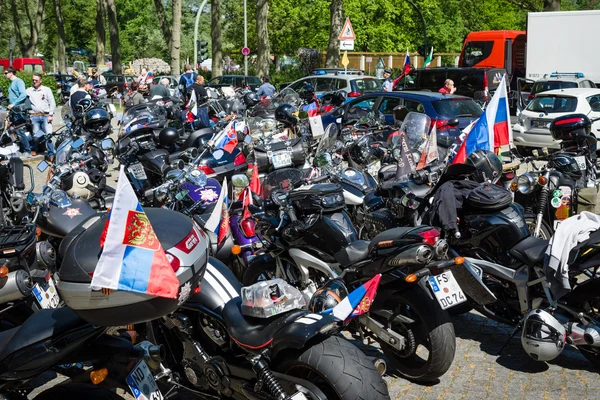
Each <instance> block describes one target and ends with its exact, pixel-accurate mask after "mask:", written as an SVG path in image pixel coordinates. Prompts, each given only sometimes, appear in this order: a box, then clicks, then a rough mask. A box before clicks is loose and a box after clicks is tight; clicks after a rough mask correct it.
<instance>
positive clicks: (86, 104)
mask: <svg viewBox="0 0 600 400" xmlns="http://www.w3.org/2000/svg"><path fill="white" fill-rule="evenodd" d="M93 105H94V103H93V102H92V99H88V98H85V99H81V100H79V102H78V103H77V104H76V105H75V111H76V112H78V113H80V114H83V113H85V112H87V111H88V110H89V109H91V108H92V106H93Z"/></svg>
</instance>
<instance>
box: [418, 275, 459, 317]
mask: <svg viewBox="0 0 600 400" xmlns="http://www.w3.org/2000/svg"><path fill="white" fill-rule="evenodd" d="M427 281H428V282H429V286H431V289H432V290H433V294H434V295H435V298H436V299H437V301H438V303H440V307H442V310H445V309H447V308H450V307H454V306H455V305H457V304H460V303H463V302H465V301H467V297H466V296H465V294H464V293H463V291H462V289H461V288H460V285H459V284H458V282H456V279H454V275H452V271H445V272H442V273H441V274H439V275H436V276H432V277H430V278H429V279H428V280H427Z"/></svg>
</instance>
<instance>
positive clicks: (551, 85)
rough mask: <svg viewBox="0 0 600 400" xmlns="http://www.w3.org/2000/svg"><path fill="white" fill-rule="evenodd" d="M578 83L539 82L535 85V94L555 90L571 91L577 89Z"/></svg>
mask: <svg viewBox="0 0 600 400" xmlns="http://www.w3.org/2000/svg"><path fill="white" fill-rule="evenodd" d="M576 87H577V82H563V81H550V82H537V83H536V84H535V85H533V90H532V91H533V93H542V92H547V91H548V90H554V89H570V88H576Z"/></svg>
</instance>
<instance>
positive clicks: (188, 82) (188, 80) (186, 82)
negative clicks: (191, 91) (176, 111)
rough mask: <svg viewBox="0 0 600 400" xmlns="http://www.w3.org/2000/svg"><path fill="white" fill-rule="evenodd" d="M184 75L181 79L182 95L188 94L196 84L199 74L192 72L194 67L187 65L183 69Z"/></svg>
mask: <svg viewBox="0 0 600 400" xmlns="http://www.w3.org/2000/svg"><path fill="white" fill-rule="evenodd" d="M183 71H184V72H183V74H181V77H180V78H179V91H180V92H181V93H184V94H185V93H188V88H189V87H190V86H192V85H193V84H194V82H196V78H197V76H198V74H196V73H195V72H194V71H192V66H191V65H190V64H185V66H184V67H183Z"/></svg>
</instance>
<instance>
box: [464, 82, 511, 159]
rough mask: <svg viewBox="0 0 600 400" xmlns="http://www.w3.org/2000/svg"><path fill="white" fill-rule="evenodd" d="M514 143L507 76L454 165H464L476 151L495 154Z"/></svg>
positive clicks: (469, 134)
mask: <svg viewBox="0 0 600 400" xmlns="http://www.w3.org/2000/svg"><path fill="white" fill-rule="evenodd" d="M509 143H512V131H511V129H510V115H509V108H508V94H507V91H506V75H504V76H503V77H502V81H501V82H500V84H499V85H498V89H496V92H495V93H494V96H493V97H492V100H490V103H489V104H488V106H487V107H486V109H485V111H484V112H483V114H481V116H480V117H479V119H478V120H477V121H476V122H475V124H474V125H473V126H472V128H471V130H470V131H469V132H468V133H467V137H466V139H465V140H464V141H463V142H462V144H461V145H460V147H459V149H458V151H457V153H456V156H455V157H454V160H453V161H452V164H459V163H464V162H465V161H466V159H467V157H468V156H469V154H471V153H472V152H474V151H475V150H489V151H492V152H495V151H496V150H497V149H498V148H500V146H505V145H507V144H509Z"/></svg>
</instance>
